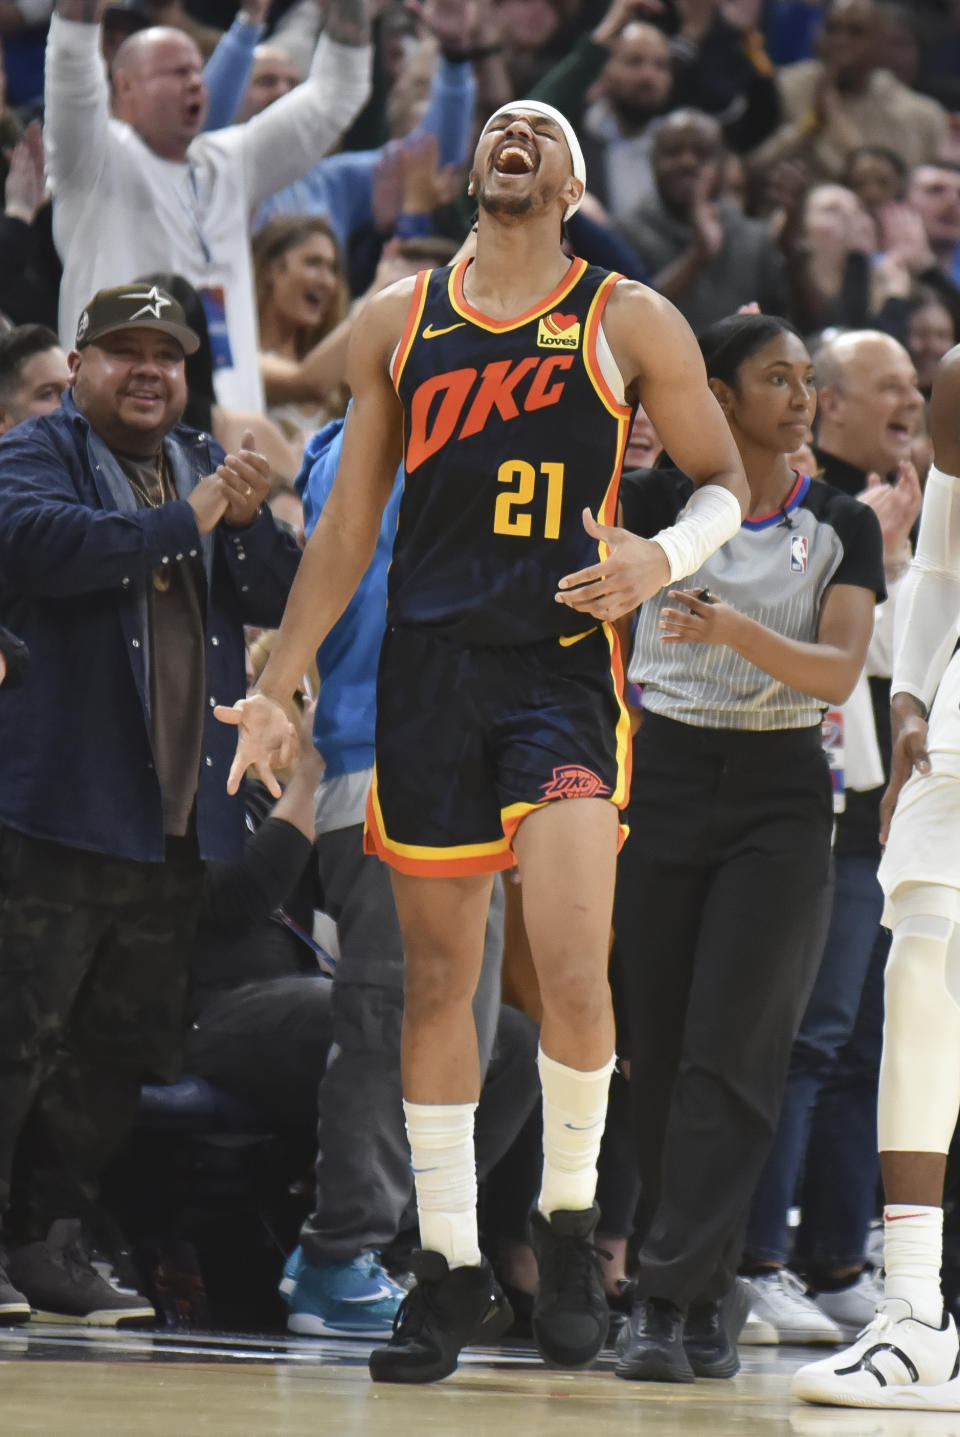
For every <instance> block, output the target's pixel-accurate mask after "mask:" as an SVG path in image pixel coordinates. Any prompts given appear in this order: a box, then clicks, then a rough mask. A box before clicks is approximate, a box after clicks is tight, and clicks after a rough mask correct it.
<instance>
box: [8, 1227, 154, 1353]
mask: <svg viewBox="0 0 960 1437" xmlns="http://www.w3.org/2000/svg"><path fill="white" fill-rule="evenodd" d="M7 1270H8V1273H9V1275H10V1277H11V1279H12V1280H13V1282H15V1283H16V1285H17V1286H18V1287H19V1288H21V1289H22V1291H23V1294H24V1296H25V1297H26V1299H27V1301H28V1302H29V1303H30V1306H31V1308H32V1309H33V1317H34V1319H35V1320H37V1321H39V1322H76V1323H81V1324H84V1325H86V1326H89V1327H120V1326H131V1325H134V1324H138V1325H142V1324H144V1323H151V1322H153V1321H154V1319H155V1317H156V1313H155V1312H154V1310H153V1308H152V1307H151V1305H150V1303H149V1302H148V1301H147V1300H146V1298H145V1297H141V1296H140V1294H139V1293H127V1292H119V1291H118V1290H117V1289H116V1288H115V1287H114V1286H113V1285H112V1284H111V1283H109V1282H107V1281H106V1280H105V1279H104V1278H103V1277H101V1276H100V1274H99V1273H98V1272H97V1270H96V1268H95V1267H94V1266H93V1264H92V1262H91V1261H90V1254H89V1252H88V1250H87V1247H86V1245H85V1243H84V1241H83V1229H82V1225H81V1223H80V1222H79V1220H78V1219H75V1218H58V1219H57V1221H56V1222H55V1223H53V1224H52V1225H51V1227H50V1231H49V1232H48V1233H47V1236H46V1238H45V1240H44V1241H43V1242H31V1243H27V1244H26V1245H25V1246H24V1247H20V1248H16V1249H15V1250H14V1251H13V1252H11V1253H10V1256H9V1259H8V1264H7Z"/></svg>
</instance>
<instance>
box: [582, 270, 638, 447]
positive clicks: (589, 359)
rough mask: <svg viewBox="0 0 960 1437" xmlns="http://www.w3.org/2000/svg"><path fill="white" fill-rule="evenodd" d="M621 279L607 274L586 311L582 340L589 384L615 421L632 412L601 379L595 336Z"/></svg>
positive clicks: (618, 276)
mask: <svg viewBox="0 0 960 1437" xmlns="http://www.w3.org/2000/svg"><path fill="white" fill-rule="evenodd" d="M622 278H623V275H621V274H609V275H607V278H606V279H605V280H604V281H603V284H602V285H601V286H600V288H599V289H598V290H597V292H596V294H595V295H594V296H593V299H592V301H591V304H590V308H589V310H588V311H587V320H586V324H585V325H584V329H585V331H586V332H585V334H584V339H583V362H584V365H585V367H586V371H587V375H588V377H589V380H590V383H591V384H592V385H593V387H594V389H595V390H596V391H597V394H598V396H599V397H600V399H601V400H602V401H603V403H604V405H605V406H606V407H607V409H609V411H610V413H611V414H612V415H613V416H614V418H616V419H623V418H631V417H632V415H633V411H632V409H631V408H630V406H629V405H628V404H624V403H623V402H622V400H619V399H618V398H617V397H616V395H615V394H614V393H613V390H612V389H611V388H610V386H609V384H608V383H607V381H606V379H604V377H603V367H602V365H601V363H600V356H599V354H598V353H597V336H598V335H599V333H600V325H601V322H602V320H603V311H604V310H605V309H606V306H607V300H608V299H609V298H610V296H611V294H612V293H613V287H614V285H616V284H618V283H619V282H620V280H621V279H622Z"/></svg>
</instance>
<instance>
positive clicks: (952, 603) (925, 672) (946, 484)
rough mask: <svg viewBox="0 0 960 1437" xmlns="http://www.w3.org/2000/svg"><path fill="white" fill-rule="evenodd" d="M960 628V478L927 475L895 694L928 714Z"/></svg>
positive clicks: (902, 608) (905, 596)
mask: <svg viewBox="0 0 960 1437" xmlns="http://www.w3.org/2000/svg"><path fill="white" fill-rule="evenodd" d="M958 627H960V478H956V477H954V476H953V475H952V474H944V473H942V472H941V471H940V470H939V469H937V468H936V466H934V467H933V468H932V469H931V470H930V473H929V474H928V475H927V483H926V487H925V489H924V494H923V513H922V514H921V516H920V534H919V537H918V539H917V552H916V554H915V555H914V558H913V563H912V564H911V565H910V569H909V572H908V573H907V577H906V578H905V579H904V581H903V586H902V588H901V589H900V592H899V594H898V595H897V609H896V617H895V624H894V639H893V681H892V686H891V692H892V693H894V694H898V693H899V694H912V695H913V697H914V698H917V699H919V700H920V702H921V703H922V704H923V705H924V706H925V708H926V709H927V710H929V708H930V705H931V704H932V703H933V697H934V694H935V693H936V691H937V685H938V684H939V683H940V680H941V678H942V677H943V671H944V669H945V668H946V666H947V662H948V660H949V658H950V655H951V654H952V653H953V649H954V645H955V644H956V641H957V633H958Z"/></svg>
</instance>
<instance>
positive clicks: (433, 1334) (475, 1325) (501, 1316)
mask: <svg viewBox="0 0 960 1437" xmlns="http://www.w3.org/2000/svg"><path fill="white" fill-rule="evenodd" d="M413 1271H414V1275H415V1277H416V1279H417V1280H416V1283H415V1285H414V1286H413V1287H412V1288H411V1289H410V1291H409V1292H408V1293H407V1295H406V1297H405V1298H404V1299H403V1301H402V1302H401V1304H400V1308H399V1310H398V1312H397V1316H396V1318H395V1320H394V1324H393V1336H392V1337H391V1338H390V1341H389V1342H388V1343H387V1345H386V1347H375V1348H374V1349H373V1351H372V1352H371V1353H370V1376H371V1377H372V1378H373V1380H374V1382H439V1380H440V1378H441V1377H449V1375H450V1373H451V1372H455V1371H456V1367H457V1359H458V1357H459V1356H460V1353H461V1352H462V1350H463V1348H464V1347H467V1346H468V1345H470V1344H472V1343H477V1342H479V1343H487V1342H496V1340H497V1338H498V1337H502V1336H503V1334H504V1333H505V1332H506V1330H507V1328H508V1327H509V1326H510V1324H511V1323H512V1322H513V1311H512V1309H511V1307H510V1304H509V1302H508V1301H507V1299H506V1298H505V1297H504V1295H503V1293H502V1292H501V1290H500V1287H499V1285H498V1283H497V1279H496V1278H495V1277H494V1275H493V1269H492V1268H491V1266H490V1264H489V1263H488V1262H487V1261H486V1259H484V1261H483V1262H481V1264H480V1266H479V1267H454V1268H450V1267H449V1266H448V1264H447V1259H446V1258H445V1257H444V1256H443V1254H442V1253H439V1252H416V1253H414V1255H413Z"/></svg>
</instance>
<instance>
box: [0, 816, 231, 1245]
mask: <svg viewBox="0 0 960 1437" xmlns="http://www.w3.org/2000/svg"><path fill="white" fill-rule="evenodd" d="M177 848H178V850H179V851H178V853H177V856H175V857H174V856H172V854H171V856H169V857H168V859H167V861H166V862H165V863H159V864H151V863H137V862H134V861H132V860H129V859H122V858H113V857H109V856H106V855H103V854H97V853H88V852H86V851H84V850H82V849H76V848H67V847H64V846H62V845H60V844H56V843H48V842H42V841H41V840H39V839H34V838H29V837H27V836H26V835H24V834H21V833H17V832H15V831H14V830H12V829H9V828H0V1215H2V1213H3V1212H4V1210H5V1209H7V1208H9V1213H8V1217H7V1224H6V1225H7V1226H8V1229H9V1231H10V1232H11V1233H12V1234H13V1235H14V1236H15V1237H16V1238H18V1239H19V1240H21V1241H29V1240H31V1239H33V1238H36V1237H39V1236H45V1234H46V1231H47V1229H48V1228H49V1226H50V1223H51V1222H52V1221H53V1220H54V1219H55V1218H57V1217H70V1216H80V1215H82V1213H83V1212H84V1210H85V1209H86V1207H87V1206H88V1205H89V1204H90V1203H92V1202H93V1201H95V1199H96V1196H97V1192H98V1189H99V1181H100V1175H101V1173H102V1172H103V1169H104V1167H105V1166H106V1164H107V1163H108V1162H109V1161H110V1159H111V1158H112V1157H113V1155H114V1153H115V1152H116V1150H117V1148H118V1147H119V1145H120V1143H121V1142H122V1141H123V1139H124V1138H125V1137H126V1135H127V1133H128V1132H129V1130H130V1127H131V1126H132V1124H133V1121H134V1117H135V1115H136V1109H137V1102H138V1099H139V1094H140V1086H141V1084H142V1083H144V1082H148V1081H158V1080H159V1081H165V1080H168V1079H170V1078H173V1077H175V1076H176V1073H177V1069H178V1063H179V1055H180V1045H181V1041H182V1035H183V1000H184V992H185V989H186V981H187V970H188V965H189V960H190V952H191V948H192V943H193V938H194V933H195V929H196V923H197V914H198V910H199V902H200V890H201V883H202V876H203V869H202V866H201V864H200V861H199V859H198V858H197V857H196V856H195V855H194V854H193V852H192V851H191V849H190V846H189V845H186V844H185V843H184V841H177Z"/></svg>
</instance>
